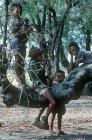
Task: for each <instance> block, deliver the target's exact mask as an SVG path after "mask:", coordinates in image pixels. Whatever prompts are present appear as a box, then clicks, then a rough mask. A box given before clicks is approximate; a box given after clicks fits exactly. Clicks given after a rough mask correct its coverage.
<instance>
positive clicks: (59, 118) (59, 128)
mask: <svg viewBox="0 0 92 140" xmlns="http://www.w3.org/2000/svg"><path fill="white" fill-rule="evenodd" d="M57 117H58V122H57V123H58V124H57V126H58V130H59V131H61V120H62V115H61V114H59V113H58V115H57Z"/></svg>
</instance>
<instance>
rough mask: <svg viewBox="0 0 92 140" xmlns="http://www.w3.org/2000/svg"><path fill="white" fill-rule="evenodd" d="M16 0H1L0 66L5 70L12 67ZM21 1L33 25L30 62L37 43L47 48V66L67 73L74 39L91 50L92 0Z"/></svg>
mask: <svg viewBox="0 0 92 140" xmlns="http://www.w3.org/2000/svg"><path fill="white" fill-rule="evenodd" d="M14 1H16V0H1V1H0V65H1V66H2V67H5V72H6V71H7V69H9V66H10V63H11V59H12V53H11V50H10V39H11V37H12V36H11V33H10V30H9V21H10V18H11V13H10V6H11V3H12V2H14ZM18 2H20V4H21V5H22V6H23V14H22V17H23V18H24V17H27V18H29V20H30V26H32V27H33V32H32V33H31V34H30V37H29V40H28V43H27V53H26V54H27V55H26V59H25V63H28V61H29V58H28V52H29V49H30V48H31V47H32V45H34V46H37V47H40V48H41V49H43V50H44V58H46V59H47V64H48V65H47V66H48V67H50V68H51V71H52V73H55V71H57V70H58V69H62V68H63V69H64V71H65V72H66V71H68V69H69V63H70V55H69V53H68V45H69V43H70V42H71V41H76V42H77V43H78V44H79V47H80V48H81V50H92V27H91V26H92V12H91V9H92V1H91V0H62V1H61V0H57V1H56V0H18ZM12 61H13V60H12ZM7 64H8V65H7ZM13 64H14V63H13ZM6 65H7V66H8V67H6ZM11 69H12V67H11Z"/></svg>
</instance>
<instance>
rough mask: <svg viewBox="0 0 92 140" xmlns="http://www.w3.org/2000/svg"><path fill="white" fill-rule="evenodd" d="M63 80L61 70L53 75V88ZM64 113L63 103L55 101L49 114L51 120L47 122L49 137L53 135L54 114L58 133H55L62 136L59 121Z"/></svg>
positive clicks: (63, 74)
mask: <svg viewBox="0 0 92 140" xmlns="http://www.w3.org/2000/svg"><path fill="white" fill-rule="evenodd" d="M64 79H65V73H64V71H62V70H59V71H57V72H56V74H55V78H54V81H53V87H56V86H58V85H59V84H60V83H61V82H62V81H63V80H64ZM65 111H66V109H65V104H64V102H62V101H56V104H55V106H54V108H53V110H52V114H51V118H50V122H49V133H50V134H51V135H52V134H54V132H53V123H54V119H55V116H56V114H57V118H58V123H57V126H58V132H57V134H58V135H64V132H63V131H61V120H62V115H64V114H65Z"/></svg>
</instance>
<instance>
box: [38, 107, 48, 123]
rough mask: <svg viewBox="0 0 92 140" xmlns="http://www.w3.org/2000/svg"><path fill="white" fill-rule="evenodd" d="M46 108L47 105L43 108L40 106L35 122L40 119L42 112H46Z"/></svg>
mask: <svg viewBox="0 0 92 140" xmlns="http://www.w3.org/2000/svg"><path fill="white" fill-rule="evenodd" d="M45 108H46V107H43V108H40V109H39V111H38V115H37V117H36V119H35V122H38V121H40V117H41V115H42V113H43V112H44V110H45Z"/></svg>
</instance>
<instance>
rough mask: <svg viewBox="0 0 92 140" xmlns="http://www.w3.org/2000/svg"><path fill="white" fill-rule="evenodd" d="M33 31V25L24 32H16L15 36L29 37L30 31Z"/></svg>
mask: <svg viewBox="0 0 92 140" xmlns="http://www.w3.org/2000/svg"><path fill="white" fill-rule="evenodd" d="M32 31H33V29H32V27H29V28H28V29H27V30H26V31H25V32H22V33H18V32H14V36H15V37H18V38H20V39H22V38H27V37H28V36H29V34H30V32H32Z"/></svg>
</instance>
